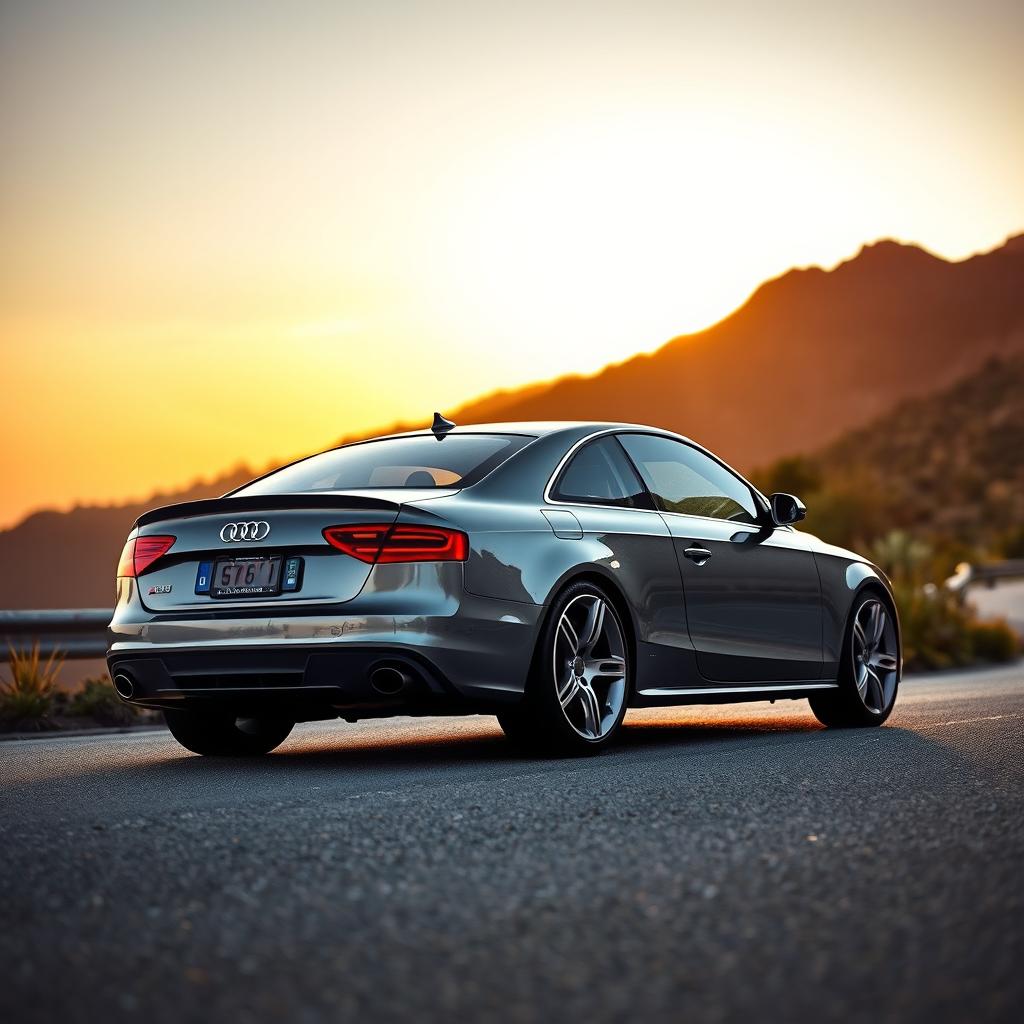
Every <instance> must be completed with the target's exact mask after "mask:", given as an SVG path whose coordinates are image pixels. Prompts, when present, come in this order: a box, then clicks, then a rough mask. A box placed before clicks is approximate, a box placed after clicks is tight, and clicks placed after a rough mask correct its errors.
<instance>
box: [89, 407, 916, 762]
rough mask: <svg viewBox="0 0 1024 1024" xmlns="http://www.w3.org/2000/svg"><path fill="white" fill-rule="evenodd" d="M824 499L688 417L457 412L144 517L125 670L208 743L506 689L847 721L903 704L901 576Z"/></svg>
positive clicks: (125, 683)
mask: <svg viewBox="0 0 1024 1024" xmlns="http://www.w3.org/2000/svg"><path fill="white" fill-rule="evenodd" d="M803 518H804V507H803V505H802V504H801V503H800V501H799V500H798V499H797V498H795V497H793V496H792V495H788V494H773V495H771V497H770V498H766V497H765V496H764V495H762V494H761V493H760V492H759V491H758V490H757V489H756V488H755V487H753V486H752V485H751V484H750V483H749V482H748V481H747V480H745V479H744V478H743V477H742V476H741V475H740V474H739V473H737V472H735V471H734V470H732V469H730V468H729V467H728V466H727V465H726V464H725V463H724V462H722V461H721V460H720V459H718V458H716V457H715V456H714V455H713V454H711V453H710V452H709V451H707V450H706V449H704V448H702V447H700V446H699V445H697V444H695V443H694V442H692V441H690V440H687V439H686V438H684V437H680V436H678V435H676V434H672V433H669V432H667V431H664V430H657V429H654V428H651V427H644V426H635V425H630V424H616V423H502V424H489V425H482V426H471V427H455V426H454V425H453V424H451V423H449V422H448V421H447V420H445V419H443V418H442V417H440V416H439V415H435V418H434V426H433V427H432V428H431V429H429V430H423V431H414V432H411V433H405V434H396V435H392V436H389V437H382V438H376V439H374V440H371V441H365V442H360V443H358V444H350V445H345V446H342V447H339V448H335V449H333V450H331V451H327V452H322V453H320V454H318V455H314V456H312V457H310V458H308V459H303V460H301V461H299V462H295V463H293V464H291V465H289V466H286V467H284V468H283V469H279V470H276V471H275V472H272V473H269V474H267V475H266V476H264V477H261V478H259V479H257V480H254V481H253V482H251V483H249V484H246V485H245V486H243V487H240V488H238V489H237V490H235V491H232V492H231V493H229V494H226V495H225V496H224V497H222V498H216V499H212V500H207V501H194V502H187V503H185V504H180V505H171V506H168V507H166V508H160V509H156V510H155V511H152V512H148V513H146V514H145V515H143V516H141V517H140V518H139V519H138V521H137V522H136V524H135V527H134V529H133V530H132V532H131V534H130V536H129V538H128V542H127V544H126V545H125V549H124V552H123V554H122V557H121V562H120V565H119V567H118V571H117V607H116V610H115V612H114V617H113V621H112V622H111V624H110V630H109V651H108V654H107V660H108V664H109V667H110V674H111V677H112V679H113V680H114V685H115V686H116V688H117V691H118V693H119V694H120V695H121V697H122V698H123V699H124V700H126V701H128V702H130V703H132V704H137V705H140V706H144V707H150V708H158V709H160V710H162V711H163V712H164V715H165V717H166V719H167V724H168V726H169V727H170V730H171V732H172V733H173V734H174V736H175V737H176V738H177V739H178V740H179V742H180V743H182V744H183V745H184V746H185V747H187V748H188V749H189V750H192V751H195V752H196V753H200V754H219V755H239V754H262V753H266V752H267V751H269V750H272V749H273V748H274V747H276V746H277V745H278V744H279V743H281V742H282V740H284V738H285V737H286V736H287V735H288V733H289V732H290V730H291V729H292V727H293V725H294V724H295V723H296V722H299V721H309V720H314V719H326V718H334V717H341V718H344V719H345V720H347V721H356V720H358V719H361V718H379V717H384V716H390V715H440V714H444V715H447V714H467V713H468V714H481V713H482V714H495V715H497V717H498V720H499V722H500V723H501V726H502V728H503V729H504V731H505V733H506V734H507V736H508V737H509V738H510V739H511V740H513V741H514V742H515V743H517V744H520V745H523V746H530V747H544V748H547V749H549V750H555V751H561V752H565V753H583V752H589V751H596V750H599V749H601V748H602V747H604V746H605V745H607V744H608V743H609V742H610V741H612V740H613V738H614V737H615V735H616V733H617V731H618V729H619V727H620V725H621V724H622V719H623V716H624V715H625V712H626V709H627V708H628V707H651V706H662V705H675V704H705V703H727V702H733V701H750V700H765V699H771V700H775V699H782V698H788V699H803V698H807V699H808V700H809V701H810V706H811V709H812V710H813V712H814V714H815V715H816V716H817V717H818V718H819V719H820V720H821V721H822V722H823V723H824V724H825V725H829V726H871V725H880V724H881V723H882V722H884V721H885V719H886V718H887V717H888V715H889V713H890V712H891V710H892V707H893V704H894V702H895V700H896V692H897V688H898V686H899V680H900V672H901V667H902V662H901V655H900V633H899V623H898V620H897V617H896V611H895V606H894V603H893V598H892V593H891V591H890V588H889V584H888V582H887V581H886V579H885V577H884V575H883V574H882V573H881V572H880V571H879V570H878V569H877V568H876V567H875V566H874V565H872V564H871V563H870V562H868V561H867V560H866V559H864V558H861V557H860V556H859V555H857V554H854V553H853V552H850V551H846V550H843V549H841V548H837V547H833V546H831V545H829V544H825V543H823V542H822V541H820V540H818V539H817V538H815V537H813V536H812V535H810V534H808V533H804V532H802V531H797V530H796V529H794V524H795V523H797V522H798V521H800V520H802V519H803Z"/></svg>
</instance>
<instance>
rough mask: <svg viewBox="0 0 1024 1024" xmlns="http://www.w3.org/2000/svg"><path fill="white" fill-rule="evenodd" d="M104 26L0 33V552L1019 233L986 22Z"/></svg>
mask: <svg viewBox="0 0 1024 1024" xmlns="http://www.w3.org/2000/svg"><path fill="white" fill-rule="evenodd" d="M110 7H111V10H112V12H113V13H112V15H111V17H110V18H108V19H107V20H106V21H105V22H104V26H103V30H102V31H99V30H97V29H96V27H95V26H94V25H93V24H92V23H91V22H90V21H89V19H88V16H87V14H86V13H85V12H84V11H82V10H81V9H80V7H79V6H78V5H76V4H74V3H72V2H71V0H67V2H66V3H65V4H64V5H61V4H57V5H54V6H51V5H33V4H30V3H25V4H21V5H18V4H11V5H5V7H4V9H3V12H2V13H0V89H2V92H3V95H4V96H5V97H6V98H7V101H6V102H5V104H4V106H3V107H2V108H0V130H2V134H0V137H2V138H4V140H5V147H4V152H5V159H4V162H3V166H2V169H0V217H2V220H3V223H4V231H3V232H2V233H0V359H2V369H3V379H4V384H5V388H4V398H5V402H4V415H3V424H2V426H0V431H2V435H0V472H2V478H3V480H4V481H5V485H6V486H5V488H4V490H3V492H0V528H2V527H4V526H9V525H11V524H13V523H14V522H16V521H18V520H19V519H20V518H21V517H22V516H23V515H24V514H25V513H26V512H28V511H29V510H31V509H35V508H39V507H54V506H55V507H61V508H64V507H68V506H69V505H70V504H72V503H76V502H86V503H95V502H103V503H106V502H111V501H124V500H127V499H129V498H139V499H141V498H143V497H145V496H147V495H148V494H150V493H152V492H153V491H155V490H158V489H165V490H166V489H172V488H174V487H177V486H180V485H182V484H185V483H188V482H190V481H193V480H195V479H197V478H199V477H206V478H210V477H213V476H215V475H217V474H219V473H221V472H223V471H224V470H226V469H228V468H229V467H231V466H234V465H237V464H238V463H240V462H245V463H247V464H249V465H250V466H252V468H253V469H254V470H256V469H260V468H262V467H264V466H266V465H267V464H268V463H269V462H271V461H278V460H283V459H287V458H290V457H293V456H296V455H299V454H304V453H306V452H309V451H311V450H315V449H317V448H320V447H324V446H326V445H328V444H330V443H332V442H333V441H335V440H336V439H338V438H339V437H341V436H343V435H345V434H351V433H357V432H361V431H368V430H371V429H373V428H376V427H382V426H386V425H388V424H390V423H393V422H395V421H398V420H405V421H409V420H417V419H419V420H423V421H424V422H426V420H427V418H428V417H429V415H430V413H431V412H432V411H433V410H434V409H435V408H440V409H445V410H452V409H454V408H455V407H457V406H458V405H460V404H462V403H464V402H465V401H467V400H469V399H472V398H474V397H476V396H479V395H482V394H485V393H488V392H490V391H493V390H496V389H499V388H512V387H516V386H519V385H524V384H529V383H533V382H536V381H539V380H545V379H550V378H553V377H556V376H558V375H561V374H565V373H590V372H594V371H596V370H598V369H599V368H600V367H602V366H603V365H605V364H607V363H609V362H613V361H619V360H622V359H626V358H628V357H629V356H631V355H633V354H635V353H637V352H642V351H651V350H653V349H655V348H656V347H658V346H659V345H660V344H662V343H664V342H665V341H667V340H668V339H670V338H671V337H673V336H676V335H678V334H681V333H687V332H690V331H694V330H698V329H700V328H702V327H705V326H708V325H710V324H711V323H713V322H715V321H717V320H719V319H720V318H722V317H723V316H725V315H727V314H728V313H729V312H730V311H731V310H732V309H734V308H736V307H737V306H738V305H740V304H741V303H742V302H743V301H744V300H745V299H746V298H747V296H748V295H749V294H750V293H751V291H752V290H753V289H754V288H756V287H757V286H758V285H759V284H760V283H761V282H762V281H764V280H765V279H767V278H771V277H774V276H776V275H778V274H780V273H782V272H784V271H785V270H787V269H788V268H789V267H791V266H794V265H808V264H820V265H823V266H831V265H834V264H835V263H836V262H838V261H840V260H842V259H844V258H848V257H849V256H851V255H853V254H854V253H855V252H856V251H857V250H858V249H859V248H860V246H861V245H862V244H863V243H864V242H866V241H871V240H873V239H876V238H879V237H898V238H902V239H907V240H910V241H915V242H918V243H921V244H923V245H925V246H927V247H928V248H929V249H931V250H932V251H935V252H937V253H939V254H941V255H944V256H946V257H948V258H962V257H965V256H967V255H969V254H970V253H972V252H975V251H979V250H984V249H988V248H991V247H993V246H995V245H997V244H999V243H1000V242H1001V241H1002V240H1003V238H1005V237H1006V236H1007V235H1008V234H1012V233H1013V232H1014V231H1015V230H1020V229H1021V227H1024V191H1022V190H1021V188H1020V184H1021V183H1020V177H1019V168H1020V167H1021V166H1024V132H1022V131H1021V130H1020V128H1019V126H1020V125H1021V124H1024V113H1022V111H1021V109H1020V97H1021V96H1024V71H1022V64H1021V62H1020V61H1019V59H1018V54H1017V43H1018V42H1019V39H1020V38H1021V32H1022V30H1024V14H1022V13H1021V11H1019V10H1016V11H1014V10H1010V9H1008V8H1007V7H1006V6H1005V5H1000V4H995V3H993V4H992V5H991V10H987V11H985V10H981V9H979V8H978V7H977V5H976V6H975V7H973V8H971V10H970V11H969V12H966V13H965V12H957V11H953V10H950V11H945V12H944V13H943V16H942V17H941V18H936V17H935V16H934V12H933V6H932V5H926V4H925V3H924V2H923V0H920V2H915V3H912V4H910V5H907V6H906V7H905V9H901V10H900V11H899V12H893V11H892V10H891V5H883V4H881V3H878V4H874V3H868V4H865V5H857V7H856V8H850V7H849V6H846V5H844V6H842V7H835V8H833V9H827V5H819V6H818V7H813V8H812V7H808V6H807V5H803V4H800V3H797V2H796V0H792V2H784V3H782V4H779V5H773V6H772V8H771V9H765V8H764V7H763V5H758V4H755V3H753V2H752V0H750V2H748V3H741V4H740V5H739V8H738V9H737V11H732V10H731V9H730V10H726V9H724V8H722V7H721V5H710V4H709V5H707V6H706V7H703V6H701V5H687V6H686V8H685V9H684V8H683V7H682V6H680V5H677V4H670V3H668V2H656V0H638V2H634V3H631V4H617V3H611V4H609V5H605V6H601V7H600V9H597V8H595V9H594V10H593V11H592V12H590V14H589V15H588V17H587V18H586V19H583V20H581V19H580V17H578V15H577V14H575V13H574V11H573V10H572V9H570V8H569V7H566V8H565V9H564V10H563V9H559V8H558V5H550V4H539V3H537V4H534V3H532V2H527V3H525V4H524V5H521V7H517V9H516V11H514V12H513V11H510V10H497V9H496V10H484V9H483V8H481V7H480V6H479V5H475V4H470V3H468V0H466V2H462V0H450V2H448V3H439V4H434V3H427V4H424V5H422V7H417V8H416V9H415V10H410V11H409V12H407V13H406V14H405V15H403V16H401V17H399V16H397V15H396V14H395V13H394V12H393V11H388V10H385V9H383V8H370V9H352V10H350V9H348V7H347V6H346V5H337V4H330V3H326V2H323V3H321V2H316V0H308V2H307V0H300V2H299V3H298V4H296V5H295V6H294V9H293V8H292V6H291V5H290V6H289V8H288V10H282V11H268V12H263V13H261V14H259V15H257V14H256V13H255V12H254V11H253V10H252V9H251V7H250V5H246V4H242V3H235V2H234V0H231V2H225V3H223V4H218V5H216V6H215V7H210V8H205V7H204V8H200V9H197V10H196V11H192V10H191V9H189V10H176V9H173V8H167V9H161V8H152V9H151V8H146V9H144V10H143V9H141V8H139V7H138V5H134V4H131V3H129V2H128V0H111V3H110ZM985 7H986V5H985V4H984V3H983V4H982V8H985ZM923 26H925V27H926V29H927V31H925V30H924V28H923ZM183 69H187V74H183V73H182V70H183ZM240 410H243V411H240Z"/></svg>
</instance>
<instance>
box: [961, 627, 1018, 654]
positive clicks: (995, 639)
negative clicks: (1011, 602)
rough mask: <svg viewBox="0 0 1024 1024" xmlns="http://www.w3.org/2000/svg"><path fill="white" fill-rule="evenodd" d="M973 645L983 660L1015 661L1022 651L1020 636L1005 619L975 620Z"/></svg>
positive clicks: (972, 631) (975, 652) (972, 629)
mask: <svg viewBox="0 0 1024 1024" xmlns="http://www.w3.org/2000/svg"><path fill="white" fill-rule="evenodd" d="M971 646H972V648H973V650H974V656H975V657H976V658H978V659H979V660H981V661H1013V659H1014V658H1016V657H1017V655H1018V654H1019V653H1020V638H1019V637H1018V636H1017V634H1016V633H1015V632H1014V631H1013V630H1012V629H1011V628H1010V626H1009V624H1008V623H1007V622H1006V621H1005V620H1004V619H995V620H992V621H989V622H974V623H973V624H972V625H971Z"/></svg>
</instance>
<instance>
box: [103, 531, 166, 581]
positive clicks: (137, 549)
mask: <svg viewBox="0 0 1024 1024" xmlns="http://www.w3.org/2000/svg"><path fill="white" fill-rule="evenodd" d="M174 540H175V538H174V537H171V536H169V535H168V536H158V537H133V538H132V539H131V540H130V541H128V542H127V543H126V544H125V546H124V550H122V552H121V560H120V561H119V562H118V563H117V575H118V576H141V575H142V574H143V573H144V572H145V571H146V570H147V569H148V568H149V567H150V566H151V565H152V564H153V563H154V562H155V561H156V560H157V559H158V558H160V557H161V556H162V555H166V554H167V552H168V551H170V550H171V545H172V544H173V543H174Z"/></svg>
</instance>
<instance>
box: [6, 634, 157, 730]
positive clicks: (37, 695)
mask: <svg viewBox="0 0 1024 1024" xmlns="http://www.w3.org/2000/svg"><path fill="white" fill-rule="evenodd" d="M63 663H64V657H63V655H62V654H61V653H60V652H58V651H54V652H53V653H52V654H51V655H50V656H49V657H47V658H44V657H43V656H42V655H41V654H40V651H39V644H38V643H37V644H35V645H34V646H33V647H32V648H31V649H29V650H16V649H15V648H14V647H8V650H7V677H8V678H7V679H0V732H35V731H44V730H57V729H88V728H94V727H123V726H131V725H145V724H147V723H148V722H150V721H151V720H153V719H154V715H153V713H152V712H149V711H144V710H141V709H139V708H134V707H131V706H129V705H127V704H125V703H123V702H122V701H121V700H120V698H119V697H118V696H117V693H116V692H115V691H114V687H113V684H112V683H111V682H110V679H109V677H108V676H106V675H103V676H95V677H92V678H89V679H86V680H85V681H84V682H83V683H82V684H81V685H80V686H79V687H78V689H76V690H73V691H71V692H68V691H66V690H63V689H60V688H59V686H58V683H57V680H58V676H59V674H60V670H61V666H62V665H63Z"/></svg>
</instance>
